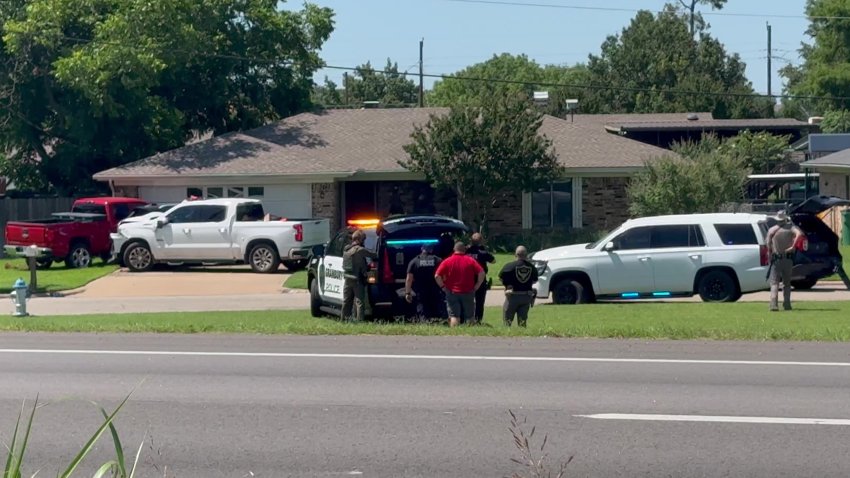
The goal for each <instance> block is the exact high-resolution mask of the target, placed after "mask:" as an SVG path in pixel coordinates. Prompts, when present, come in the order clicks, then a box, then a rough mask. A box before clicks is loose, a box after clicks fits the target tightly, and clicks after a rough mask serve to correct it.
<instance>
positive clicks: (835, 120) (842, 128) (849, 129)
mask: <svg viewBox="0 0 850 478" xmlns="http://www.w3.org/2000/svg"><path fill="white" fill-rule="evenodd" d="M820 129H821V131H823V132H824V133H850V111H848V110H835V111H827V112H826V114H825V115H823V122H821V124H820Z"/></svg>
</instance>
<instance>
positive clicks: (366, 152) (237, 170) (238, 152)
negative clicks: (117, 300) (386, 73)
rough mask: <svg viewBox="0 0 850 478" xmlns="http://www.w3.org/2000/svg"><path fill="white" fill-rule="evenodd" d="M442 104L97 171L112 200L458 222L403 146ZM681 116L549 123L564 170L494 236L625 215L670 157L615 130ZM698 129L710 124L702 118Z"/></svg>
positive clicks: (238, 136) (254, 134)
mask: <svg viewBox="0 0 850 478" xmlns="http://www.w3.org/2000/svg"><path fill="white" fill-rule="evenodd" d="M447 111H448V110H447V109H442V108H418V109H362V110H330V111H325V112H321V113H303V114H300V115H296V116H293V117H290V118H287V119H284V120H282V121H279V122H276V123H273V124H270V125H267V126H263V127H260V128H256V129H253V130H249V131H243V132H238V133H228V134H224V135H221V136H218V137H214V138H210V139H207V140H203V141H199V142H196V143H193V144H190V145H187V146H184V147H182V148H179V149H175V150H172V151H167V152H164V153H161V154H158V155H155V156H152V157H149V158H145V159H142V160H139V161H136V162H133V163H130V164H127V165H124V166H121V167H117V168H113V169H109V170H106V171H102V172H100V173H97V174H96V175H95V176H94V178H95V179H96V180H100V181H105V182H108V183H109V185H110V187H111V189H112V191H113V193H114V194H116V195H126V196H133V197H141V198H143V199H146V200H149V201H152V202H175V201H181V200H183V199H185V198H187V197H188V196H191V195H196V196H203V197H256V198H261V199H263V202H264V203H265V205H266V208H267V209H268V210H269V211H270V212H272V213H274V214H277V215H281V216H284V217H305V216H314V217H327V218H330V219H331V220H332V224H333V225H334V226H336V227H339V226H341V225H343V224H344V222H345V220H346V218H349V219H350V218H354V217H360V216H374V215H378V216H385V215H388V214H389V213H390V212H394V211H404V212H407V213H411V212H426V211H434V212H438V213H442V214H446V215H451V216H455V217H460V218H462V217H463V207H462V206H463V205H462V204H458V201H457V200H456V198H455V195H454V194H453V193H452V192H449V191H434V190H432V188H431V187H430V186H429V185H428V184H426V183H424V182H423V178H422V177H420V176H418V175H417V174H414V173H411V172H410V171H407V170H405V169H404V168H403V167H401V166H400V165H399V161H400V160H402V159H405V158H406V157H407V156H406V153H405V152H404V150H403V146H404V145H405V144H408V143H409V142H410V134H411V132H412V131H413V128H414V125H424V124H425V123H427V122H428V120H429V117H430V115H432V114H436V115H441V114H446V113H447ZM684 116H685V115H684V114H654V115H576V116H575V117H574V118H573V119H572V120H570V119H561V118H556V117H552V116H546V117H545V118H544V120H543V124H542V126H541V128H540V132H541V133H542V134H544V135H546V136H547V137H548V138H549V139H551V140H552V142H553V145H554V148H555V152H556V154H557V155H558V158H559V161H560V163H561V164H562V165H563V166H564V168H565V171H566V175H565V176H564V177H562V178H553V182H552V184H551V185H550V187H549V188H545V189H544V190H540V191H529V192H526V193H524V194H522V195H521V197H518V198H516V199H515V200H514V201H510V202H507V203H505V204H499V205H497V208H496V210H495V211H494V214H493V217H492V220H491V223H490V227H491V231H492V233H493V234H500V233H518V232H522V231H523V230H534V229H541V230H542V229H547V230H548V229H561V230H567V229H573V228H582V227H590V228H594V229H610V228H613V227H616V226H617V225H619V224H620V223H621V222H622V221H624V220H625V219H627V218H628V201H627V197H626V187H627V184H628V180H629V177H630V176H632V175H633V174H634V173H635V172H637V171H639V170H640V169H642V167H643V165H644V163H645V161H647V160H650V159H652V158H655V157H659V156H661V155H664V154H670V153H669V151H668V150H666V149H664V148H661V147H658V146H655V145H652V144H647V143H646V142H642V141H636V140H633V139H630V138H628V137H626V136H625V135H624V134H622V133H620V132H618V130H616V128H617V127H621V126H622V125H623V124H630V125H633V124H635V123H638V122H646V123H654V124H658V123H664V122H676V121H679V122H681V121H682V120H683V117H684ZM700 118H701V119H700V120H698V121H699V122H700V123H701V124H702V125H703V127H704V128H709V129H710V127H711V122H712V121H714V120H713V119H712V118H711V115H710V114H708V113H701V114H700Z"/></svg>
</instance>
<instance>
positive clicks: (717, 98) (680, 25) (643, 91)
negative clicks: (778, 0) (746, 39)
mask: <svg viewBox="0 0 850 478" xmlns="http://www.w3.org/2000/svg"><path fill="white" fill-rule="evenodd" d="M698 27H699V28H697V38H694V35H692V34H691V33H690V32H689V31H688V18H687V17H686V16H683V15H682V14H681V13H680V12H678V11H676V9H674V8H673V7H672V6H669V5H668V7H667V8H666V9H665V10H664V11H663V12H660V13H658V14H657V15H654V14H652V13H651V12H648V11H641V12H639V13H638V14H637V16H636V17H635V18H634V19H633V20H632V22H631V24H630V25H629V26H628V27H626V28H625V29H623V31H622V33H621V34H620V35H614V36H610V37H608V39H607V40H605V42H604V43H603V44H602V51H601V53H600V54H599V55H598V56H596V55H591V56H590V61H589V64H588V68H589V70H590V82H591V83H592V84H593V85H597V86H599V88H598V89H595V90H594V91H593V92H591V93H589V94H588V95H587V98H586V100H585V107H584V108H583V110H584V111H594V112H599V113H662V112H670V113H674V112H689V111H711V112H712V113H713V114H714V115H715V116H716V117H718V118H747V117H757V116H762V115H764V114H765V112H767V111H772V107H771V106H772V102H770V101H769V100H757V99H754V98H753V97H751V96H748V95H753V94H754V91H753V88H752V84H751V83H750V82H749V81H748V80H747V78H746V76H745V68H746V65H745V64H744V63H743V62H742V61H741V59H740V57H739V56H738V55H737V54H732V55H730V54H727V52H726V49H725V48H724V46H723V44H721V43H720V42H719V41H718V40H716V39H715V38H712V37H711V35H709V34H708V33H707V31H706V30H705V29H704V27H702V26H699V25H698ZM660 90H680V91H685V92H697V93H696V94H694V93H681V94H677V93H669V92H663V91H660ZM699 93H708V94H699Z"/></svg>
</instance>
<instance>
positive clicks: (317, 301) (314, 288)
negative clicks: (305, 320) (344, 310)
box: [310, 279, 322, 317]
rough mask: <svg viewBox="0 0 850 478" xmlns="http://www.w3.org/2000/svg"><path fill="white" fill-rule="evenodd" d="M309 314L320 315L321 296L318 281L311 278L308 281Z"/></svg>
mask: <svg viewBox="0 0 850 478" xmlns="http://www.w3.org/2000/svg"><path fill="white" fill-rule="evenodd" d="M310 315H312V316H313V317H321V316H322V297H321V296H320V295H319V281H318V280H317V279H313V280H312V281H311V282H310Z"/></svg>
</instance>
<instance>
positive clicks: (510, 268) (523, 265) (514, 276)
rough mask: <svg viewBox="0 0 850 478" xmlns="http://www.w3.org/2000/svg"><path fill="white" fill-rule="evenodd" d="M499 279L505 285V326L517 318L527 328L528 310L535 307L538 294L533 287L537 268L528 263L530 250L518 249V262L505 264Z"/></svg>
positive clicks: (523, 247)
mask: <svg viewBox="0 0 850 478" xmlns="http://www.w3.org/2000/svg"><path fill="white" fill-rule="evenodd" d="M499 279H501V281H502V284H504V285H505V305H504V307H503V309H502V310H503V311H504V319H505V325H506V326H508V327H510V326H511V324H513V321H514V316H515V315H516V316H517V325H519V326H520V327H525V326H526V322H527V321H528V310H529V309H530V308H531V307H532V306H534V297H535V295H536V294H537V292H536V291H535V290H534V289H533V288H532V285H533V284H534V283H535V282H537V268H535V267H534V264H532V263H531V262H529V261H528V250H527V249H526V248H525V246H519V247H517V248H516V260H515V261H513V262H509V263H507V264H505V267H503V268H502V271H501V272H499Z"/></svg>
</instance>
